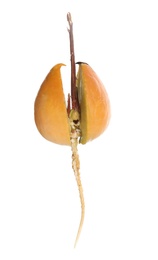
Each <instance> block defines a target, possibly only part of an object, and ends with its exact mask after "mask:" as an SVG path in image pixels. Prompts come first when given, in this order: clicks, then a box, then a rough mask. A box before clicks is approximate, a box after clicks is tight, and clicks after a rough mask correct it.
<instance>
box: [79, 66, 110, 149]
mask: <svg viewBox="0 0 158 260" xmlns="http://www.w3.org/2000/svg"><path fill="white" fill-rule="evenodd" d="M77 87H78V97H79V103H80V109H81V132H82V133H81V140H80V142H81V143H82V144H85V143H87V142H88V141H90V140H93V139H95V138H97V137H98V136H99V135H101V134H102V133H103V132H104V130H105V129H106V127H107V125H108V122H109V118H110V102H109V98H108V95H107V92H106V90H105V88H104V85H103V83H102V82H101V81H100V79H99V78H98V76H97V75H96V73H95V72H94V71H93V70H92V68H91V67H90V66H89V65H87V64H84V63H81V64H79V70H78V74H77Z"/></svg>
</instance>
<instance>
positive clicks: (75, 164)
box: [71, 121, 85, 247]
mask: <svg viewBox="0 0 158 260" xmlns="http://www.w3.org/2000/svg"><path fill="white" fill-rule="evenodd" d="M78 126H79V121H78V124H77V125H76V124H75V123H74V122H73V121H71V150H72V168H73V171H74V174H75V178H76V182H77V186H78V190H79V195H80V202H81V219H80V224H79V228H78V232H77V236H76V240H75V244H74V247H75V246H76V244H77V242H78V239H79V237H80V233H81V230H82V226H83V222H84V216H85V203H84V196H83V188H82V183H81V179H80V161H79V155H78V150H77V145H78V139H79V137H80V129H79V127H78Z"/></svg>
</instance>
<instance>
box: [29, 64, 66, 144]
mask: <svg viewBox="0 0 158 260" xmlns="http://www.w3.org/2000/svg"><path fill="white" fill-rule="evenodd" d="M63 65H64V64H57V65H56V66H54V67H53V68H52V69H51V70H50V72H49V73H48V75H47V77H46V78H45V80H44V81H43V83H42V85H41V87H40V90H39V92H38V94H37V97H36V100H35V107H34V108H35V123H36V126H37V128H38V130H39V132H40V133H41V135H42V136H43V137H44V138H45V139H47V140H49V141H51V142H53V143H57V144H61V145H70V126H69V121H68V116H67V110H66V102H65V97H64V92H63V87H62V80H61V74H60V68H61V66H63Z"/></svg>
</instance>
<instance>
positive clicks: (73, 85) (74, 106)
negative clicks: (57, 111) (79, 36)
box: [67, 13, 79, 111]
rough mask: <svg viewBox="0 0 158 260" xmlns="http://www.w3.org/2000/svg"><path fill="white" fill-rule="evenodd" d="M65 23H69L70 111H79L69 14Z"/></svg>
mask: <svg viewBox="0 0 158 260" xmlns="http://www.w3.org/2000/svg"><path fill="white" fill-rule="evenodd" d="M67 21H68V23H69V29H68V32H69V38H70V61H71V100H72V109H74V110H77V111H79V102H78V96H77V87H76V67H75V52H74V38H73V22H72V19H71V14H70V13H68V14H67Z"/></svg>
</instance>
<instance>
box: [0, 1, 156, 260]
mask: <svg viewBox="0 0 158 260" xmlns="http://www.w3.org/2000/svg"><path fill="white" fill-rule="evenodd" d="M68 11H70V12H71V13H72V17H73V22H74V37H75V52H76V61H85V62H87V63H88V64H90V65H91V67H92V68H93V69H94V70H95V71H96V73H97V74H98V75H99V77H100V78H101V80H102V81H103V82H104V84H105V86H106V89H107V91H108V94H109V98H110V101H111V111H112V117H111V121H110V125H109V127H108V129H107V131H106V132H105V133H104V134H103V135H102V136H100V137H99V138H98V139H96V140H94V141H93V142H90V143H88V144H86V145H80V146H79V153H80V160H81V177H82V183H83V187H84V194H85V201H86V217H85V222H84V227H83V230H82V234H81V237H80V240H79V243H78V245H77V248H76V249H73V244H74V240H75V236H76V232H77V229H78V224H79V220H80V201H79V196H78V190H77V186H76V183H75V178H74V176H73V172H72V169H71V151H70V147H65V146H59V145H56V144H53V143H50V142H48V141H46V140H45V139H44V138H43V137H42V136H41V135H40V134H39V133H38V131H37V129H36V127H35V124H34V100H35V97H36V94H37V91H38V89H39V87H40V85H41V83H42V81H43V79H44V78H45V76H46V74H47V73H48V72H49V70H50V69H51V67H53V66H54V65H55V64H57V63H60V62H62V63H65V64H67V67H63V68H62V75H63V84H64V88H65V93H67V92H68V89H69V85H70V57H69V37H68V32H67V26H68V25H67V20H66V13H67V12H68ZM0 123H1V124H0V125H1V127H0V133H1V134H0V150H1V163H0V259H1V260H5V259H7V260H8V259H9V260H10V259H16V260H19V259H20V260H21V259H22V260H24V259H29V260H34V259H38V260H40V259H47V260H49V259H69V260H71V259H100V260H101V259H107V260H111V259H112V260H113V259H121V260H123V259H128V260H129V259H135V260H136V259H139V260H140V259H152V260H157V259H158V177H157V176H158V7H157V1H153V0H150V1H149V0H148V1H141V0H134V1H125V0H124V1H123V0H120V1H116V0H111V1H99V0H98V1H95V0H94V1H86V0H80V1H70V0H69V1H66V0H57V1H54V0H51V1H48V0H44V1H37V0H36V1H35V0H28V1H24V0H21V1H20V0H19V1H17V0H15V1H11V0H10V1H9V0H8V1H7V0H6V1H1V3H0Z"/></svg>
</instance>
